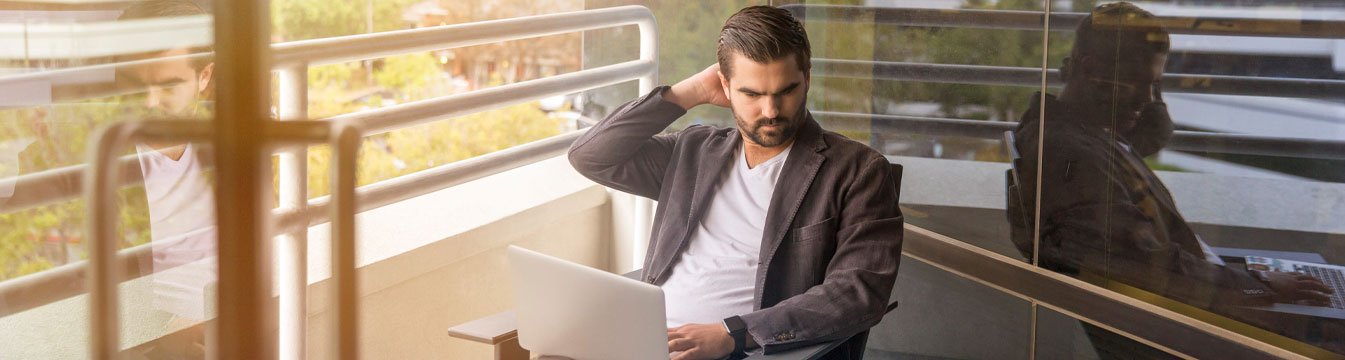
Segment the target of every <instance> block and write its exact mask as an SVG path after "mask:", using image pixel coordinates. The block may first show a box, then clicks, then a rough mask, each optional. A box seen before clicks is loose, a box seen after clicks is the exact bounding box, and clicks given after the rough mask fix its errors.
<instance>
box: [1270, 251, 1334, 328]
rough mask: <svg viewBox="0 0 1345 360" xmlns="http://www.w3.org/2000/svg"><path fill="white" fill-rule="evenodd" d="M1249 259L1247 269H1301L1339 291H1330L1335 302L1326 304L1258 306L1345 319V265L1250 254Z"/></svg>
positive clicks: (1271, 309) (1282, 270)
mask: <svg viewBox="0 0 1345 360" xmlns="http://www.w3.org/2000/svg"><path fill="white" fill-rule="evenodd" d="M1245 259H1246V261H1247V270H1261V271H1280V272H1300V273H1304V274H1308V275H1312V276H1313V277H1316V278H1318V279H1321V280H1322V283H1324V284H1326V287H1329V288H1331V290H1335V293H1333V294H1326V295H1327V296H1329V297H1331V303H1330V304H1329V305H1326V306H1311V305H1298V304H1274V305H1271V306H1258V307H1256V308H1258V309H1264V310H1269V311H1275V312H1284V313H1292V314H1299V315H1308V316H1317V317H1326V318H1335V319H1345V266H1336V265H1327V264H1316V263H1310V262H1304V261H1294V260H1285V259H1276V258H1268V257H1263V256H1246V257H1245Z"/></svg>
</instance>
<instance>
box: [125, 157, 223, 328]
mask: <svg viewBox="0 0 1345 360" xmlns="http://www.w3.org/2000/svg"><path fill="white" fill-rule="evenodd" d="M185 146H186V147H187V148H186V149H185V150H184V151H183V152H182V157H180V158H178V159H177V160H173V159H172V158H169V157H167V156H165V155H163V153H160V152H159V151H157V150H154V149H152V148H150V147H148V146H145V145H144V144H139V145H137V146H136V150H137V151H138V152H139V155H140V156H139V158H140V170H141V174H142V175H143V176H144V179H145V198H146V200H147V201H148V203H149V228H150V237H151V239H152V241H151V242H150V249H151V252H152V253H153V255H154V261H153V267H154V307H155V308H157V309H159V310H163V311H167V312H170V313H173V314H174V315H177V316H180V317H184V318H189V319H197V320H199V319H204V318H205V301H206V300H205V286H206V284H208V283H211V282H214V281H216V280H215V279H216V278H217V270H216V247H215V238H216V230H215V197H214V188H213V187H212V186H211V185H210V182H209V181H207V179H206V176H205V174H202V173H201V161H200V159H199V158H198V157H197V156H196V151H195V150H196V149H195V148H194V147H193V146H192V145H191V144H190V143H189V144H187V145H185Z"/></svg>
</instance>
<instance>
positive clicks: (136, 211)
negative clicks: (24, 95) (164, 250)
mask: <svg viewBox="0 0 1345 360" xmlns="http://www.w3.org/2000/svg"><path fill="white" fill-rule="evenodd" d="M108 100H111V101H108ZM122 102H123V101H122V99H120V98H112V99H95V100H90V101H84V102H78V103H72V104H58V105H47V106H41V107H32V108H23V109H13V110H5V111H0V141H11V140H19V139H26V140H31V141H32V143H31V144H29V145H28V146H27V147H25V148H24V149H23V150H22V151H20V152H19V153H18V154H17V155H18V156H17V159H18V167H19V169H18V171H19V172H20V173H22V174H27V173H33V172H38V171H42V170H48V169H55V168H60V167H66V166H73V165H78V164H81V163H83V162H84V161H85V157H86V156H88V151H87V149H86V146H87V144H86V142H85V141H83V140H86V139H89V138H90V137H91V136H92V135H93V131H92V129H96V128H98V127H100V126H102V125H105V124H108V123H111V122H116V121H127V120H129V119H134V118H136V116H134V115H128V114H135V113H134V112H133V111H132V112H128V109H126V108H124V107H121V106H116V104H118V103H122ZM72 139H73V141H72ZM126 153H127V154H129V153H130V150H129V149H128V150H127V151H126ZM53 185H59V186H65V187H66V188H74V187H78V186H79V184H53ZM15 190H16V193H17V192H18V191H23V189H15ZM144 198H145V195H144V188H143V187H131V188H127V189H123V190H121V191H119V192H118V193H117V204H119V206H118V208H119V212H118V216H119V219H120V221H119V222H118V233H120V234H122V239H121V240H122V243H121V244H120V246H121V247H128V246H134V245H138V244H143V243H145V242H147V241H149V239H150V235H149V217H148V205H147V204H146V203H145V200H144ZM3 209H5V208H4V207H3V202H0V210H3ZM85 212H86V211H85V207H84V201H83V199H76V200H72V201H67V202H62V203H56V204H51V205H46V206H41V207H37V208H32V209H27V210H23V211H17V212H5V213H0V280H4V279H9V278H14V277H19V276H23V275H26V274H31V273H35V272H39V271H42V270H46V269H49V268H51V267H53V266H57V265H61V264H64V263H66V261H67V260H77V259H81V258H84V257H85V256H84V254H83V242H82V239H83V238H84V236H83V234H84V226H85V224H84V216H85ZM61 239H64V240H65V241H66V242H67V245H65V246H62V243H61ZM68 252H74V253H73V254H72V253H68Z"/></svg>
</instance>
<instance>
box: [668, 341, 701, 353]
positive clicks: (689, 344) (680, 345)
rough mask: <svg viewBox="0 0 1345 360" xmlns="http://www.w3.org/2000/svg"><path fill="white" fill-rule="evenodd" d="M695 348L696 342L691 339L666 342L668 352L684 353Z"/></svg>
mask: <svg viewBox="0 0 1345 360" xmlns="http://www.w3.org/2000/svg"><path fill="white" fill-rule="evenodd" d="M694 347H696V342H695V341H691V339H677V340H670V341H668V351H686V350H688V349H691V348H694Z"/></svg>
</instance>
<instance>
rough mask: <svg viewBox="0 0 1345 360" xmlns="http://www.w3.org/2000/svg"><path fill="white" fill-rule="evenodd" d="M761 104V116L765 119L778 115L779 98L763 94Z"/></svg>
mask: <svg viewBox="0 0 1345 360" xmlns="http://www.w3.org/2000/svg"><path fill="white" fill-rule="evenodd" d="M762 98H763V100H762V104H761V116H762V117H765V118H767V119H771V118H775V117H777V116H779V115H780V99H776V98H775V97H774V96H763V97H762Z"/></svg>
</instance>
